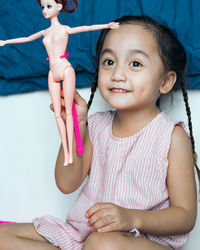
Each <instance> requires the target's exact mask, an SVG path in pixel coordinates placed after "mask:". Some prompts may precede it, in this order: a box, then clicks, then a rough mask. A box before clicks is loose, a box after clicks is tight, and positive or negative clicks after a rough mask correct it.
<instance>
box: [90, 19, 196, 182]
mask: <svg viewBox="0 0 200 250" xmlns="http://www.w3.org/2000/svg"><path fill="white" fill-rule="evenodd" d="M115 21H116V22H119V23H120V25H123V24H137V25H141V26H143V28H144V29H145V30H147V31H149V32H151V33H152V35H153V36H154V37H155V39H156V41H157V48H158V53H159V55H160V58H161V60H162V63H163V66H164V69H165V71H166V72H168V71H174V72H175V73H176V76H177V79H176V82H175V84H174V87H173V90H178V89H181V90H182V94H183V99H184V102H185V107H186V113H187V117H188V127H189V131H190V139H191V146H192V152H193V157H194V165H195V167H196V170H197V174H198V179H199V180H200V170H199V168H198V167H197V161H196V159H195V157H196V155H195V144H194V136H193V131H192V119H191V111H190V106H189V101H188V94H187V90H186V81H185V75H186V61H187V60H186V53H185V50H184V48H183V46H182V45H181V43H180V42H179V41H178V39H177V38H176V37H175V35H174V34H173V32H172V31H171V30H170V29H169V28H168V27H166V26H164V25H162V24H160V23H158V22H157V21H155V20H153V19H152V18H150V17H148V16H124V17H122V18H119V19H117V20H115ZM109 31H110V29H105V30H102V32H101V34H100V36H99V39H98V41H97V46H96V65H97V66H96V75H95V79H94V82H93V84H92V86H91V95H90V99H89V101H88V109H89V108H90V106H91V104H92V100H93V97H94V93H95V91H96V89H97V85H98V71H99V60H100V56H101V51H102V48H103V44H104V41H105V38H106V36H107V34H108V32H109ZM159 102H160V99H158V100H157V103H156V104H157V105H159Z"/></svg>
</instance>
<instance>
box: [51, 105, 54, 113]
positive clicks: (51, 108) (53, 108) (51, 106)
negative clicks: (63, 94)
mask: <svg viewBox="0 0 200 250" xmlns="http://www.w3.org/2000/svg"><path fill="white" fill-rule="evenodd" d="M50 109H51V110H52V111H53V112H54V108H53V104H52V103H51V104H50Z"/></svg>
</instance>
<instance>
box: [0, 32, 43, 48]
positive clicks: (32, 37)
mask: <svg viewBox="0 0 200 250" xmlns="http://www.w3.org/2000/svg"><path fill="white" fill-rule="evenodd" d="M42 35H43V30H41V31H39V32H37V33H35V34H33V35H30V36H28V37H20V38H14V39H9V40H1V41H0V46H4V45H6V44H13V43H26V42H31V41H33V40H36V39H38V38H40V37H41V36H42Z"/></svg>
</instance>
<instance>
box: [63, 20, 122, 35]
mask: <svg viewBox="0 0 200 250" xmlns="http://www.w3.org/2000/svg"><path fill="white" fill-rule="evenodd" d="M118 28H119V23H115V22H111V23H108V24H97V25H91V26H79V27H75V28H69V27H68V29H67V31H68V33H69V34H75V33H80V32H86V31H93V30H101V29H118Z"/></svg>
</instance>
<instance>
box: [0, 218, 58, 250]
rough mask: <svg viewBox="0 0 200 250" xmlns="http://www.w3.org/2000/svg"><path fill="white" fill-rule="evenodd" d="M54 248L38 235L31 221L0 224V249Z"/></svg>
mask: <svg viewBox="0 0 200 250" xmlns="http://www.w3.org/2000/svg"><path fill="white" fill-rule="evenodd" d="M13 249H15V250H27V249H28V250H35V249H38V250H47V249H48V250H54V249H57V248H56V247H54V246H53V245H51V244H50V243H49V242H48V241H47V240H46V239H45V238H43V237H42V236H40V235H39V234H38V233H37V231H36V230H35V228H34V226H33V224H31V223H11V224H2V225H0V250H13Z"/></svg>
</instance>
